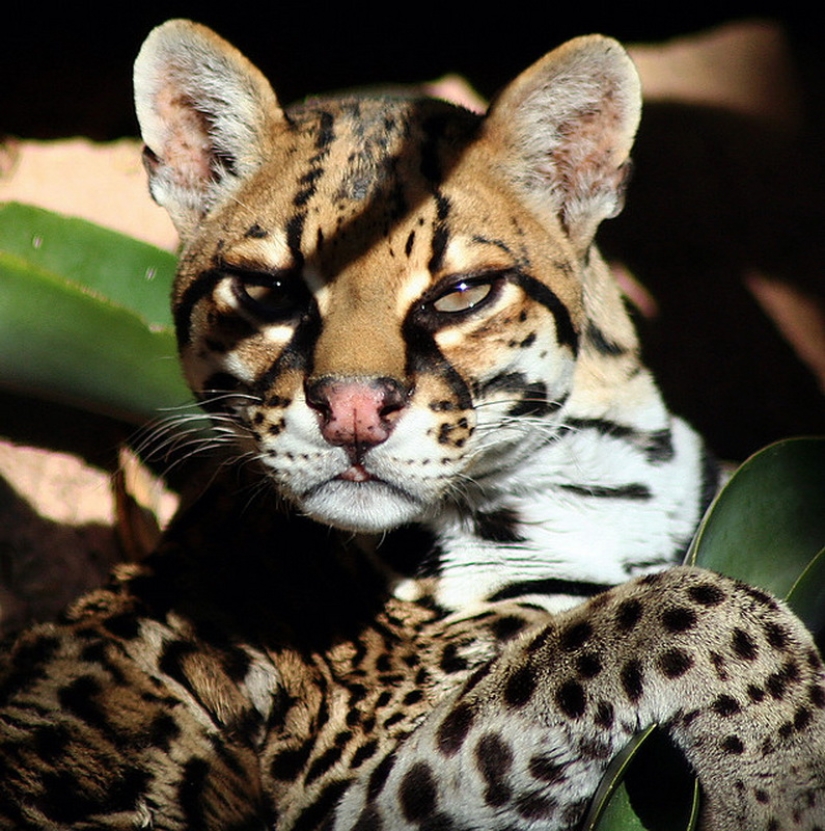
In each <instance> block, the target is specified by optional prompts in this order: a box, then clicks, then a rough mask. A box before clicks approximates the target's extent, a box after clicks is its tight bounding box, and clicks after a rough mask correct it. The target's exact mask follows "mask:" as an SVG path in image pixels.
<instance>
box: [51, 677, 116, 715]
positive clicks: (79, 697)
mask: <svg viewBox="0 0 825 831" xmlns="http://www.w3.org/2000/svg"><path fill="white" fill-rule="evenodd" d="M100 693H101V686H100V682H99V681H98V680H97V679H96V678H93V677H92V676H91V675H81V676H80V677H79V678H76V679H75V680H74V681H72V682H71V683H69V684H67V685H66V686H65V687H61V688H60V689H59V690H58V693H57V699H58V701H59V702H60V706H61V707H62V708H63V709H64V710H68V711H69V712H70V713H73V714H74V715H76V716H77V717H78V718H80V719H82V720H83V721H85V722H86V723H87V724H91V725H93V726H95V727H99V728H105V727H106V724H107V721H106V714H105V711H104V709H103V708H102V707H101V706H100V702H99V701H98V700H97V698H98V696H99V695H100Z"/></svg>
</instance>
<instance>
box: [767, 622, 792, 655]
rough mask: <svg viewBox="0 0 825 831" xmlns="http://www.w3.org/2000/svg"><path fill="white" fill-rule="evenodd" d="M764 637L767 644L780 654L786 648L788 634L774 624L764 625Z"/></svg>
mask: <svg viewBox="0 0 825 831" xmlns="http://www.w3.org/2000/svg"><path fill="white" fill-rule="evenodd" d="M765 637H766V638H767V639H768V643H769V644H770V645H771V646H772V647H773V648H774V649H776V650H779V651H780V652H782V651H783V650H785V649H787V647H788V633H787V632H786V631H785V630H784V629H783V628H782V627H781V626H778V625H777V624H775V623H767V624H765Z"/></svg>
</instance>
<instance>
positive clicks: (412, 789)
mask: <svg viewBox="0 0 825 831" xmlns="http://www.w3.org/2000/svg"><path fill="white" fill-rule="evenodd" d="M398 797H399V800H400V802H401V811H402V812H403V814H404V817H405V819H406V820H407V821H408V822H423V821H424V820H426V819H427V818H428V817H431V816H432V815H433V814H434V813H435V811H436V806H437V801H438V791H437V789H436V786H435V781H434V780H433V775H432V772H431V771H430V766H429V765H428V764H427V763H426V762H417V763H416V764H414V765H413V766H412V767H411V768H410V769H409V770H408V771H407V772H406V773H405V774H404V776H403V778H402V779H401V785H400V787H399V791H398Z"/></svg>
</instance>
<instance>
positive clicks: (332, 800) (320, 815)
mask: <svg viewBox="0 0 825 831" xmlns="http://www.w3.org/2000/svg"><path fill="white" fill-rule="evenodd" d="M349 786H350V783H349V782H348V781H347V780H346V779H339V780H333V781H332V782H330V783H329V784H328V785H325V786H324V789H323V790H322V791H321V793H320V794H319V795H318V798H317V799H316V800H315V801H314V802H312V803H310V804H309V805H308V806H307V807H306V808H305V809H304V810H303V812H302V813H301V815H300V817H298V819H297V820H296V822H295V824H294V825H292V826H291V827H292V829H293V831H315V829H317V828H319V827H321V823H322V822H323V821H324V819H326V818H327V817H328V816H329V815H330V813H331V812H332V810H333V809H334V808H335V806H336V804H337V803H338V801H339V800H340V799H341V797H342V796H343V795H344V792H345V791H346V790H347V788H349ZM248 827H250V828H253V827H254V828H259V827H260V824H259V823H256V824H255V825H254V826H251V825H250V826H248Z"/></svg>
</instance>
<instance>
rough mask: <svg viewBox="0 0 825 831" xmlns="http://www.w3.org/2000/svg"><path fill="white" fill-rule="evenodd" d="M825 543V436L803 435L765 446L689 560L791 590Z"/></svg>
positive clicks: (726, 492) (723, 500)
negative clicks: (803, 436) (804, 436)
mask: <svg viewBox="0 0 825 831" xmlns="http://www.w3.org/2000/svg"><path fill="white" fill-rule="evenodd" d="M823 547H825V439H823V438H795V439H786V440H784V441H780V442H777V443H776V444H772V445H770V446H768V447H766V448H765V449H764V450H761V451H759V452H758V453H756V454H755V455H754V456H751V458H750V459H748V460H747V461H746V462H745V463H744V464H743V465H742V466H741V467H740V468H739V469H738V470H737V471H736V472H735V473H734V475H733V476H732V477H731V480H730V481H729V482H728V483H727V485H726V486H725V488H724V489H723V490H722V491H721V492H720V493H719V495H718V496H717V498H716V500H715V501H714V503H713V505H711V507H710V509H709V510H708V513H707V514H706V516H705V518H704V520H703V521H702V523H701V525H700V526H699V530H698V532H697V534H696V537H695V538H694V540H693V544H692V545H691V547H690V550H689V551H688V555H687V562H689V563H693V564H695V565H699V566H704V567H705V568H710V569H713V570H714V571H718V572H720V573H722V574H727V575H729V576H731V577H736V578H738V579H740V580H744V581H746V582H748V583H750V584H752V585H755V586H760V587H761V588H763V589H767V590H768V591H770V592H772V593H773V594H775V595H777V596H778V597H787V596H788V594H789V593H790V592H791V589H792V588H793V587H794V585H795V584H796V583H797V581H798V580H799V579H800V577H801V575H803V574H804V573H805V571H806V569H808V568H809V567H811V566H812V565H813V561H814V560H815V558H816V557H817V555H818V554H819V552H820V551H821V550H822V549H823ZM815 571H816V573H817V574H820V575H821V570H820V569H819V567H817V568H816V569H815ZM812 577H813V573H812V574H811V575H809V577H807V578H806V579H805V582H807V580H808V579H811V578H812ZM800 596H801V595H800Z"/></svg>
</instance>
